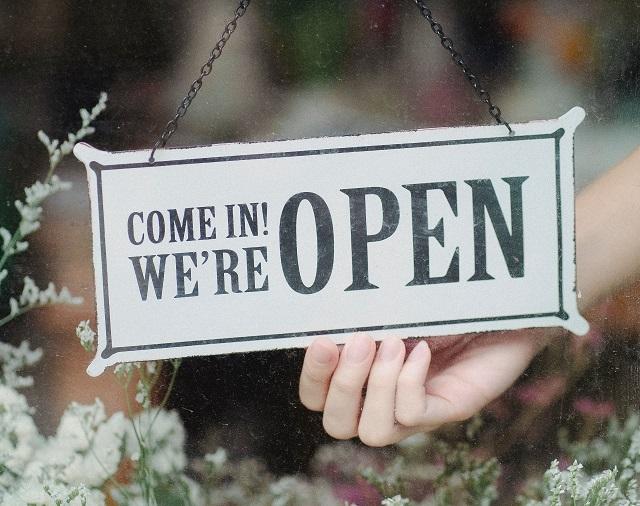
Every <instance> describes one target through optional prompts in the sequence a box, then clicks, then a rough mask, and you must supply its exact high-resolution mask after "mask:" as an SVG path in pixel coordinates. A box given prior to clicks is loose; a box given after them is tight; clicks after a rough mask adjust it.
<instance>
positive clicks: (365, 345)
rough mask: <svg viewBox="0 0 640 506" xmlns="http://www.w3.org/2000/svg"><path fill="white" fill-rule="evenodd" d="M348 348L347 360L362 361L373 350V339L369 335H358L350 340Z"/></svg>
mask: <svg viewBox="0 0 640 506" xmlns="http://www.w3.org/2000/svg"><path fill="white" fill-rule="evenodd" d="M346 348H347V360H348V361H349V362H352V363H354V364H356V363H359V362H362V361H363V360H364V359H365V358H367V357H368V356H369V353H370V352H371V340H370V339H369V338H368V337H367V336H363V335H357V336H355V337H353V339H351V341H349V344H347V346H346Z"/></svg>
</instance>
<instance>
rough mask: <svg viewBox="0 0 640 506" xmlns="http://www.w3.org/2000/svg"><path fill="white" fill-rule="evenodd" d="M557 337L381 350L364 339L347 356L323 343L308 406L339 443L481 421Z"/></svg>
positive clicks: (313, 355) (304, 382)
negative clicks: (478, 416) (320, 415)
mask: <svg viewBox="0 0 640 506" xmlns="http://www.w3.org/2000/svg"><path fill="white" fill-rule="evenodd" d="M549 334H550V331H549V330H544V329H537V330H527V331H513V332H499V333H498V332H496V333H490V334H481V335H467V336H457V337H453V338H452V337H439V338H435V339H433V340H430V341H427V340H407V342H406V343H405V342H403V341H402V340H401V339H399V338H388V339H385V340H384V341H382V342H381V343H380V346H379V348H378V350H377V351H376V343H375V342H374V341H373V339H371V338H370V337H369V336H366V335H364V334H358V335H355V336H353V337H352V338H351V339H350V340H349V341H348V342H347V344H346V345H345V346H344V347H343V348H342V349H339V348H338V346H336V344H335V343H333V342H332V341H331V340H330V339H328V338H326V337H321V338H318V339H316V340H315V341H314V342H313V343H312V345H311V346H310V347H309V349H308V350H307V353H306V355H305V360H304V365H303V368H302V373H301V376H300V399H301V401H302V403H303V404H304V405H305V406H306V407H307V408H309V409H311V410H314V411H322V412H323V425H324V428H325V430H326V431H327V433H328V434H329V435H330V436H333V437H334V438H336V439H349V438H352V437H355V436H359V437H360V440H361V441H362V442H363V443H365V444H367V445H370V446H385V445H389V444H393V443H396V442H398V441H400V440H402V439H404V438H406V437H408V436H410V435H412V434H415V433H416V432H426V431H431V430H434V429H436V428H438V427H440V426H441V425H443V424H446V423H449V422H457V421H462V420H465V419H467V418H469V417H471V416H472V415H474V414H475V413H476V412H478V411H479V410H480V409H482V408H483V407H484V406H485V405H487V404H488V403H489V402H491V401H492V400H493V399H495V398H496V397H498V396H499V395H500V394H502V393H503V392H504V391H505V390H506V389H507V388H509V386H511V384H512V383H513V382H514V381H515V380H516V379H517V378H518V377H519V376H520V374H522V372H523V371H524V370H525V368H526V367H527V365H528V364H529V362H530V361H531V359H532V358H533V357H534V356H535V355H536V354H537V353H538V351H539V350H541V349H542V347H543V346H544V345H545V344H546V342H547V339H548V337H549ZM405 358H406V360H405ZM365 387H366V391H365V390H364V389H365ZM363 392H364V393H363Z"/></svg>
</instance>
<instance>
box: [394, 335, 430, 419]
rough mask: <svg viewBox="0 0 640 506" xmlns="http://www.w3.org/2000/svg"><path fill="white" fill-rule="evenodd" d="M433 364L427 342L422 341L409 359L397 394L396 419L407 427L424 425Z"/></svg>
mask: <svg viewBox="0 0 640 506" xmlns="http://www.w3.org/2000/svg"><path fill="white" fill-rule="evenodd" d="M430 362H431V350H430V349H429V345H428V344H427V343H426V341H420V342H419V343H418V344H417V345H416V346H415V347H414V348H413V350H412V351H411V353H410V354H409V357H408V358H407V361H406V363H405V364H404V367H403V368H402V371H401V372H400V376H399V377H398V389H397V392H396V418H397V420H398V422H399V423H401V424H402V425H405V426H407V427H413V426H416V425H422V424H423V423H424V420H425V415H426V413H427V395H426V391H425V387H424V385H425V381H426V380H427V371H428V370H429V364H430Z"/></svg>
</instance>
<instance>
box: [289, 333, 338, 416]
mask: <svg viewBox="0 0 640 506" xmlns="http://www.w3.org/2000/svg"><path fill="white" fill-rule="evenodd" d="M339 355H340V353H339V351H338V347H337V346H336V344H335V343H334V342H333V341H331V340H330V339H329V338H327V337H319V338H317V339H316V340H315V341H314V342H313V343H311V346H309V348H308V349H307V352H306V354H305V356H304V363H303V365H302V372H301V373H300V387H299V394H300V401H301V402H302V404H304V406H306V407H307V408H308V409H310V410H312V411H322V410H323V409H324V403H325V401H326V400H327V392H328V391H329V384H330V382H331V377H332V376H333V371H335V369H336V366H337V365H338V357H339Z"/></svg>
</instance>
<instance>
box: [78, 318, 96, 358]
mask: <svg viewBox="0 0 640 506" xmlns="http://www.w3.org/2000/svg"><path fill="white" fill-rule="evenodd" d="M76 336H78V339H80V344H81V345H82V347H83V348H84V349H85V350H87V351H93V350H95V340H96V333H95V332H94V331H93V330H92V329H91V326H90V325H89V320H84V321H81V322H80V323H78V326H77V327H76Z"/></svg>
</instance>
